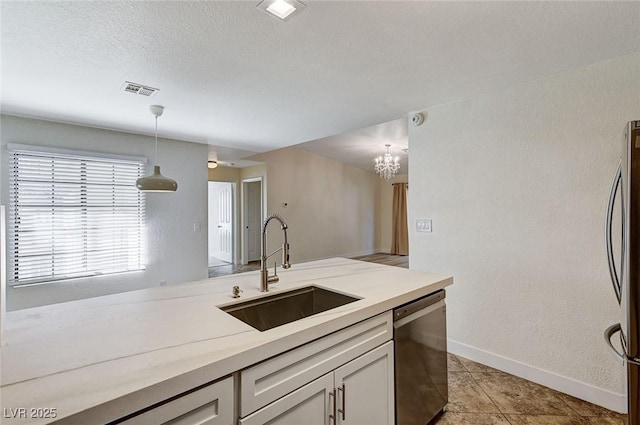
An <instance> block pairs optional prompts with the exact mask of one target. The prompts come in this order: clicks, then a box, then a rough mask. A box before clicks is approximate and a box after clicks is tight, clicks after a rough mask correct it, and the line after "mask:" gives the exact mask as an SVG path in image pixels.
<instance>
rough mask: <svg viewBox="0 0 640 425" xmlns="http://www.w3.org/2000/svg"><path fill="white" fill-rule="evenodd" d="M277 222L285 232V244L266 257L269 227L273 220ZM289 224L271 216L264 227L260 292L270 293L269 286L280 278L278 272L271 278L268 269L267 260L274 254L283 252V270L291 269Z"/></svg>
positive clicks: (276, 215) (278, 217) (275, 216)
mask: <svg viewBox="0 0 640 425" xmlns="http://www.w3.org/2000/svg"><path fill="white" fill-rule="evenodd" d="M274 219H275V220H277V221H279V222H280V229H282V231H283V232H284V243H283V244H282V246H281V247H280V248H278V249H276V250H275V251H273V252H272V253H271V254H269V255H266V250H267V225H268V224H269V222H270V221H271V220H274ZM288 228H289V226H287V223H285V222H284V219H283V218H282V217H280V216H279V215H278V214H271V215H270V216H269V217H267V218H266V219H265V221H264V224H263V225H262V243H261V245H260V290H261V291H262V292H269V284H270V283H276V282H278V280H280V278H279V277H278V275H277V273H276V271H274V274H273V276H269V271H268V269H267V260H268V259H269V257H271V256H272V255H273V254H275V253H277V252H278V251H282V268H283V269H288V268H290V267H291V263H290V262H289V241H288V239H287V229H288Z"/></svg>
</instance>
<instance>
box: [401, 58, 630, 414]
mask: <svg viewBox="0 0 640 425" xmlns="http://www.w3.org/2000/svg"><path fill="white" fill-rule="evenodd" d="M639 76H640V54H635V55H630V56H625V57H621V58H618V59H615V60H611V61H608V62H603V63H598V64H594V65H591V66H587V67H583V68H579V69H576V70H573V71H569V72H565V73H562V74H558V75H555V76H552V77H549V78H545V79H541V80H537V81H533V82H530V83H527V84H522V85H518V86H515V87H511V88H508V89H504V90H496V91H493V92H491V93H488V94H485V95H483V96H477V97H472V98H469V99H465V100H463V101H460V102H457V103H452V104H447V105H442V106H438V107H433V108H430V109H428V110H427V111H426V117H427V118H426V121H425V123H424V124H423V125H422V126H420V127H413V126H410V127H409V148H410V152H411V155H410V156H409V168H410V169H411V173H410V176H409V187H410V190H409V192H408V202H409V237H410V245H411V255H410V266H411V268H412V269H420V270H429V271H433V272H441V273H447V274H452V275H453V277H454V285H453V286H452V287H451V288H450V289H448V290H447V305H448V307H447V320H448V324H447V330H448V337H449V338H450V341H449V349H450V350H452V351H454V352H458V353H459V354H463V355H466V356H468V357H471V358H473V359H476V360H481V361H483V362H485V363H488V364H489V365H494V366H497V367H499V368H501V369H503V370H507V371H510V372H513V373H516V374H519V375H520V376H524V377H526V378H528V379H532V380H534V381H538V382H541V383H543V384H545V385H547V386H551V387H554V388H556V389H560V390H562V391H565V392H568V393H570V394H573V395H576V396H579V397H582V398H584V399H587V400H590V401H593V402H596V403H599V404H601V405H605V406H608V407H610V408H615V409H622V408H623V406H624V397H623V395H622V394H623V393H624V386H623V378H622V376H623V368H622V366H621V364H620V362H617V361H615V360H614V359H613V356H611V354H610V353H609V352H608V350H607V348H606V346H605V343H604V340H603V337H602V335H603V331H604V329H605V328H606V327H608V326H609V325H611V324H614V323H618V322H619V321H620V320H621V319H622V317H621V312H620V307H619V306H618V304H617V302H616V298H615V296H614V294H613V291H612V289H611V284H610V279H609V274H608V269H607V257H606V250H605V244H604V221H605V207H606V203H607V199H608V195H609V188H610V183H611V181H612V178H613V174H614V172H615V169H616V166H617V163H618V159H619V158H620V155H621V144H622V143H621V138H622V137H623V132H624V126H625V125H626V123H627V122H628V121H630V120H637V119H640V102H639V99H640V78H639ZM416 218H431V219H432V220H433V233H416V232H415V230H414V225H413V223H414V222H415V219H416Z"/></svg>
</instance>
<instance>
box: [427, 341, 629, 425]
mask: <svg viewBox="0 0 640 425" xmlns="http://www.w3.org/2000/svg"><path fill="white" fill-rule="evenodd" d="M448 362H449V404H448V405H447V407H446V408H445V413H444V414H443V415H442V416H441V417H440V418H439V419H438V420H437V421H436V422H435V423H434V425H436V424H437V425H624V415H621V414H619V413H615V412H611V411H609V410H606V409H604V408H602V407H599V406H595V405H593V404H590V403H587V402H585V401H582V400H578V399H576V398H574V397H571V396H568V395H566V394H562V393H559V392H557V391H554V390H551V389H549V388H546V387H543V386H541V385H538V384H534V383H533V382H530V381H527V380H524V379H522V378H518V377H516V376H513V375H509V374H507V373H504V372H501V371H499V370H496V369H492V368H490V367H488V366H484V365H482V364H479V363H476V362H473V361H471V360H467V359H465V358H462V357H459V356H454V355H453V354H449V359H448Z"/></svg>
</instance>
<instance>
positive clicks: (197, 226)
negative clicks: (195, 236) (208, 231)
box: [193, 221, 202, 232]
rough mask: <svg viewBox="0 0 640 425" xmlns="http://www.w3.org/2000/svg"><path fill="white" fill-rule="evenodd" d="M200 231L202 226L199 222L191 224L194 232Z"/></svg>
mask: <svg viewBox="0 0 640 425" xmlns="http://www.w3.org/2000/svg"><path fill="white" fill-rule="evenodd" d="M201 230H202V224H201V223H200V222H199V221H194V222H193V231H194V232H199V231H201Z"/></svg>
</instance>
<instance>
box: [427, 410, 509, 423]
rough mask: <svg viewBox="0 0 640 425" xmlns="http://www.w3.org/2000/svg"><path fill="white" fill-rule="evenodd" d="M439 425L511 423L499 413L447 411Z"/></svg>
mask: <svg viewBox="0 0 640 425" xmlns="http://www.w3.org/2000/svg"><path fill="white" fill-rule="evenodd" d="M436 423H437V424H438V425H511V424H510V423H509V421H507V419H506V418H505V417H504V416H503V415H501V414H498V413H489V414H486V413H484V414H483V413H455V412H445V413H444V414H443V415H442V416H441V417H440V419H439V420H438V421H437V422H436Z"/></svg>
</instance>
